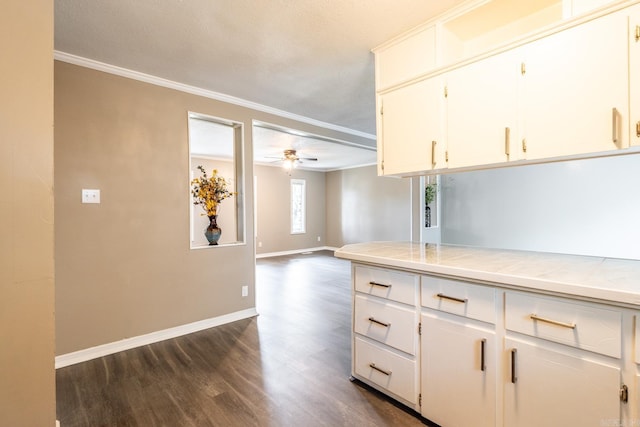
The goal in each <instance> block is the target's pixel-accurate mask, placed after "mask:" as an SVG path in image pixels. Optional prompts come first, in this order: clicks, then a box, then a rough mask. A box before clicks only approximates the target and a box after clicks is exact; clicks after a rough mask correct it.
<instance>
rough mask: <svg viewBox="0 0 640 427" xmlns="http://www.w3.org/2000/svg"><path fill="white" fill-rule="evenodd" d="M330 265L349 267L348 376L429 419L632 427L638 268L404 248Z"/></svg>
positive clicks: (353, 249)
mask: <svg viewBox="0 0 640 427" xmlns="http://www.w3.org/2000/svg"><path fill="white" fill-rule="evenodd" d="M335 255H336V256H337V257H339V258H344V259H348V260H350V261H352V278H353V342H352V345H353V366H352V374H353V377H354V378H356V379H358V380H360V381H363V382H365V383H367V384H369V385H371V386H373V387H374V388H377V389H379V390H381V391H383V392H384V393H386V394H388V395H389V396H391V397H393V398H394V399H396V400H398V401H400V402H402V403H403V404H405V405H407V406H409V407H411V408H412V409H414V410H416V411H418V412H420V414H421V415H422V416H424V417H425V418H427V419H429V420H431V421H433V422H436V423H438V424H440V425H442V426H465V425H474V426H478V425H484V426H509V427H515V426H540V425H547V426H556V425H557V426H568V425H593V426H602V425H612V426H613V425H615V426H626V425H637V421H636V420H638V419H640V416H639V415H638V407H639V406H640V405H639V403H640V398H639V397H638V390H639V386H638V382H639V378H640V377H639V375H638V365H639V364H640V351H638V349H639V343H640V339H639V338H638V336H637V335H638V327H637V323H638V313H639V312H638V308H640V261H635V260H622V259H612V258H602V257H588V256H576V255H563V254H550V253H539V252H527V251H513V250H501V249H486V248H474V247H463V246H453V245H435V244H424V243H411V242H372V243H360V244H352V245H347V246H344V247H342V248H341V249H339V250H337V251H336V252H335ZM634 422H635V423H636V424H633V423H634Z"/></svg>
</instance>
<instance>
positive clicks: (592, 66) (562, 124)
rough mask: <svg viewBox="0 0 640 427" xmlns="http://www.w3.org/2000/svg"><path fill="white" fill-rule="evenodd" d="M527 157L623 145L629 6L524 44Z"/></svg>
mask: <svg viewBox="0 0 640 427" xmlns="http://www.w3.org/2000/svg"><path fill="white" fill-rule="evenodd" d="M524 56H525V58H526V59H525V61H524V64H525V69H526V71H525V73H524V75H523V76H522V87H523V96H522V114H523V120H524V129H523V137H524V138H525V139H526V146H527V149H526V158H527V159H539V158H547V157H556V156H566V155H575V154H584V153H592V152H601V151H610V150H615V149H618V148H624V147H627V146H628V144H629V141H628V131H627V130H626V129H628V126H629V114H628V65H627V64H628V56H627V12H626V11H622V12H618V13H614V14H610V15H607V16H604V17H602V18H600V19H595V20H593V21H590V22H587V23H585V24H582V25H579V26H577V27H574V28H570V29H568V30H565V31H562V32H560V33H556V34H553V35H551V36H548V37H545V38H543V39H541V40H538V41H535V42H532V43H530V44H528V45H526V46H525V47H524Z"/></svg>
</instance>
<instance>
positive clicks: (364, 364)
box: [354, 337, 418, 404]
mask: <svg viewBox="0 0 640 427" xmlns="http://www.w3.org/2000/svg"><path fill="white" fill-rule="evenodd" d="M374 367H375V368H374ZM354 370H355V373H356V375H358V376H360V377H362V378H366V379H367V380H369V381H371V382H372V383H374V384H377V385H379V386H380V387H382V388H384V389H386V390H388V391H389V392H391V393H393V394H395V395H397V396H400V397H401V398H403V399H405V400H406V401H408V402H411V403H414V404H415V403H416V398H417V394H418V393H417V390H416V362H415V360H413V359H412V358H409V357H403V356H400V355H399V354H396V353H393V352H391V351H389V350H387V349H385V348H384V347H382V346H381V345H376V344H372V343H370V342H367V341H365V340H363V339H362V338H359V337H356V338H355V366H354Z"/></svg>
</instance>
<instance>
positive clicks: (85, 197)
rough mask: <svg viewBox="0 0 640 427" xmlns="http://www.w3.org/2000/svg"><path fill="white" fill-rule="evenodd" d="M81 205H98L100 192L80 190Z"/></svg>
mask: <svg viewBox="0 0 640 427" xmlns="http://www.w3.org/2000/svg"><path fill="white" fill-rule="evenodd" d="M82 203H100V190H88V189H86V188H83V189H82Z"/></svg>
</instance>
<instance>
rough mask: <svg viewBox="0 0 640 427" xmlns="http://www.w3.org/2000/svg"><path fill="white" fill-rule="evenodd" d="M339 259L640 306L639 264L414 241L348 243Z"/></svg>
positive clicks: (340, 252)
mask: <svg viewBox="0 0 640 427" xmlns="http://www.w3.org/2000/svg"><path fill="white" fill-rule="evenodd" d="M335 256H336V257H338V258H344V259H348V260H351V261H360V262H365V263H370V264H378V265H381V266H386V267H395V268H400V269H407V270H414V271H419V272H424V273H434V274H441V275H446V276H454V277H457V278H460V279H469V280H478V281H482V282H489V283H492V284H496V285H499V286H505V287H509V288H515V289H522V290H534V291H543V292H545V293H553V294H558V295H564V296H574V297H579V298H586V299H593V300H597V301H599V302H610V303H615V304H620V305H624V306H631V307H633V308H640V261H637V260H624V259H616V258H601V257H590V256H579V255H563V254H551V253H544V252H526V251H514V250H503V249H485V248H475V247H466V246H453V245H437V244H424V243H412V242H370V243H357V244H352V245H346V246H343V247H342V248H340V249H338V250H337V251H335Z"/></svg>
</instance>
